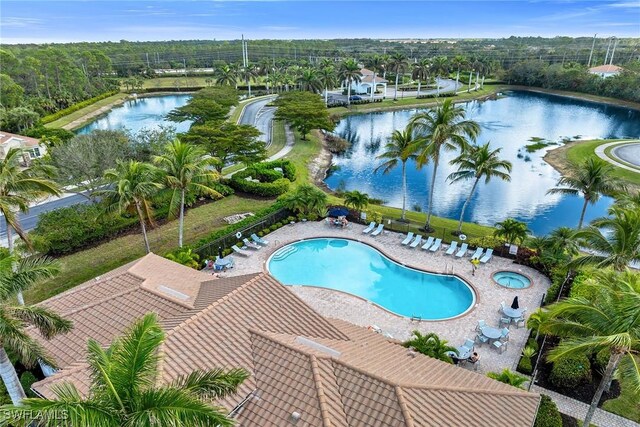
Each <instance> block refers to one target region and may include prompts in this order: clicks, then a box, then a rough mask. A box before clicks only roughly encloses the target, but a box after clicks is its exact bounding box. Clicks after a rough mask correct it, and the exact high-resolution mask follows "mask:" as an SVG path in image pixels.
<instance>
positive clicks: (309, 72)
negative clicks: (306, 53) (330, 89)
mask: <svg viewBox="0 0 640 427" xmlns="http://www.w3.org/2000/svg"><path fill="white" fill-rule="evenodd" d="M296 83H297V84H298V85H299V86H300V90H306V91H309V92H314V93H316V92H320V91H321V90H322V87H323V85H322V82H321V81H320V78H319V76H318V71H317V70H316V69H314V68H305V69H303V70H302V72H301V73H300V75H298V77H297V79H296Z"/></svg>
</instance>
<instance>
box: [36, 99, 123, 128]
mask: <svg viewBox="0 0 640 427" xmlns="http://www.w3.org/2000/svg"><path fill="white" fill-rule="evenodd" d="M127 96H129V95H128V94H126V93H117V94H115V95H113V96H110V97H108V98H105V99H101V100H100V101H98V102H95V103H93V104H91V105H88V106H86V107H84V108H82V109H80V110H78V111H74V112H73V113H71V114H67V115H66V116H64V117H61V118H59V119H58V120H54V121H53V122H51V123H47V124H46V125H44V127H46V128H61V127H63V126H66V125H68V124H69V123H71V122H73V121H74V120H78V119H80V118H82V117H83V116H85V115H87V114H90V113H93V112H94V111H96V110H99V109H100V108H103V107H107V106H109V105H111V104H113V103H117V102H118V101H120V100H122V99H124V98H126V97H127Z"/></svg>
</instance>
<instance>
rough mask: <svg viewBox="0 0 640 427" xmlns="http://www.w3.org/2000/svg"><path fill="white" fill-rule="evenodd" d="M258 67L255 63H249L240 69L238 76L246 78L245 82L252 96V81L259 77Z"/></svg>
mask: <svg viewBox="0 0 640 427" xmlns="http://www.w3.org/2000/svg"><path fill="white" fill-rule="evenodd" d="M258 73H259V70H258V67H256V66H255V65H253V64H247V66H246V67H240V69H239V71H238V73H237V74H238V76H239V77H240V78H241V79H242V80H244V82H245V84H246V85H247V87H248V89H249V96H251V82H255V81H256V78H257V77H258Z"/></svg>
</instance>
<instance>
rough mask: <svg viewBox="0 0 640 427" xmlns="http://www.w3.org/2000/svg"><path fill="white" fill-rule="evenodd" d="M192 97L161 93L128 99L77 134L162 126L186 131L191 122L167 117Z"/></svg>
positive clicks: (133, 130)
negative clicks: (175, 120)
mask: <svg viewBox="0 0 640 427" xmlns="http://www.w3.org/2000/svg"><path fill="white" fill-rule="evenodd" d="M189 99H191V95H185V94H177V95H161V96H148V97H140V98H137V99H132V100H129V101H126V102H125V103H124V104H122V105H121V106H117V107H115V108H113V109H112V110H111V111H109V112H108V113H107V114H105V115H104V116H101V117H99V118H97V119H96V120H95V121H93V122H91V123H89V124H88V125H86V126H84V127H82V128H80V129H78V130H76V133H77V134H84V133H89V132H91V131H92V130H94V129H125V128H126V129H128V130H130V131H132V132H133V133H136V132H138V131H139V130H141V129H143V128H146V129H157V128H159V127H160V126H173V127H175V128H176V132H186V131H188V130H189V126H191V122H189V121H186V122H180V123H176V122H170V121H168V120H166V119H165V116H166V115H167V113H169V111H171V110H173V109H174V108H178V107H182V106H183V105H185V104H186V103H187V101H188V100H189Z"/></svg>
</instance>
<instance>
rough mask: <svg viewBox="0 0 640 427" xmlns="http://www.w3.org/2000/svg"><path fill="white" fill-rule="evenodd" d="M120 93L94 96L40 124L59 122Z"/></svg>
mask: <svg viewBox="0 0 640 427" xmlns="http://www.w3.org/2000/svg"><path fill="white" fill-rule="evenodd" d="M119 92H120V91H119V90H112V91H110V92H105V93H103V94H102V95H98V96H94V97H93V98H90V99H87V100H86V101H82V102H78V103H77V104H73V105H71V106H69V107H67V108H65V109H64V110H60V111H57V112H55V113H53V114H49V115H48V116H44V117H43V118H42V119H40V123H42V124H47V123H51V122H53V121H55V120H58V119H59V118H61V117H64V116H66V115H67V114H71V113H73V112H74V111H78V110H80V109H82V108H84V107H88V106H89V105H91V104H94V103H96V102H98V101H101V100H103V99H105V98H108V97H110V96H113V95H115V94H117V93H119Z"/></svg>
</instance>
